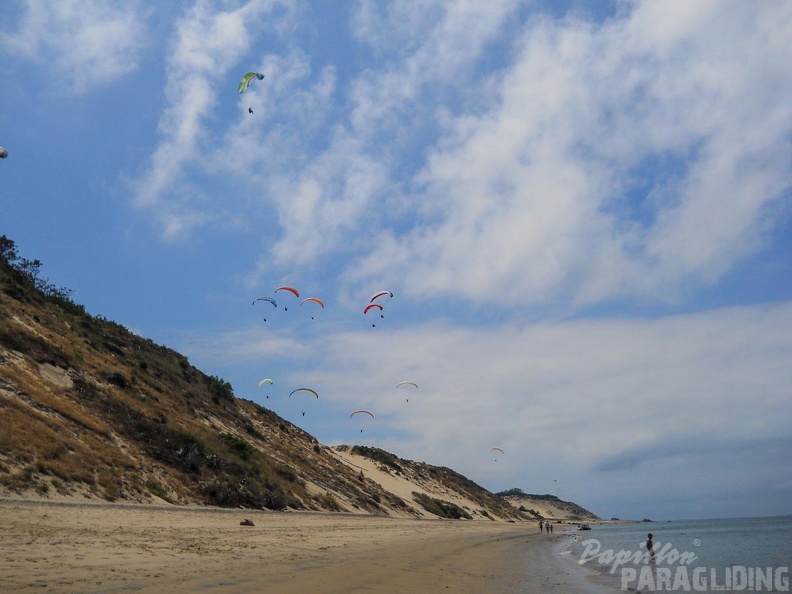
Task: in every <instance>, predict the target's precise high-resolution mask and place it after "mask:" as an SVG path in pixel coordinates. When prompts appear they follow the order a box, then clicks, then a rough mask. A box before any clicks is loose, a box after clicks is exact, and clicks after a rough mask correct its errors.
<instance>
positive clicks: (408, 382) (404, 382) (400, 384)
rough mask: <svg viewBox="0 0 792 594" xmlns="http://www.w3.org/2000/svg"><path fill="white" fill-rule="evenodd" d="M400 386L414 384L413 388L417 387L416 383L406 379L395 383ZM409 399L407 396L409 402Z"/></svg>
mask: <svg viewBox="0 0 792 594" xmlns="http://www.w3.org/2000/svg"><path fill="white" fill-rule="evenodd" d="M401 386H415V388H416V389H418V384H416V383H415V382H411V381H409V380H406V381H403V382H399V383H398V384H396V387H397V388H400V387H401ZM409 401H410V399H409V398H408V399H407V402H409Z"/></svg>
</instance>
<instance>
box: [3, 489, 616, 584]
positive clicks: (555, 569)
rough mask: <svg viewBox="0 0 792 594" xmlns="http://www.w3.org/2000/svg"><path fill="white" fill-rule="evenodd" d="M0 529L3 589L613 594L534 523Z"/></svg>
mask: <svg viewBox="0 0 792 594" xmlns="http://www.w3.org/2000/svg"><path fill="white" fill-rule="evenodd" d="M245 519H250V520H251V521H252V522H253V523H254V526H242V525H240V522H242V521H243V520H245ZM0 525H2V531H0V589H2V591H3V592H27V591H46V592H122V591H139V592H140V591H142V592H154V591H159V592H164V591H168V592H195V591H218V592H256V591H258V592H327V593H332V592H339V593H340V592H439V591H451V592H484V591H488V592H538V591H543V592H547V591H558V592H605V591H608V590H604V589H602V588H601V587H599V586H598V585H596V584H594V583H588V582H586V581H584V579H583V577H584V576H583V575H582V574H577V573H576V572H574V571H572V572H570V571H567V569H566V568H565V567H564V564H562V563H559V562H558V560H557V558H556V557H557V553H556V552H554V547H553V545H554V541H555V539H556V538H559V537H560V536H559V537H547V536H546V535H542V534H539V532H538V530H537V529H536V526H535V525H533V524H532V523H507V522H481V521H477V522H470V521H451V520H410V519H398V518H385V517H372V516H368V515H350V514H332V513H310V512H309V513H305V512H299V513H296V512H281V513H279V512H268V511H251V510H229V509H218V508H201V507H167V506H137V505H115V504H104V503H53V502H38V501H14V500H0Z"/></svg>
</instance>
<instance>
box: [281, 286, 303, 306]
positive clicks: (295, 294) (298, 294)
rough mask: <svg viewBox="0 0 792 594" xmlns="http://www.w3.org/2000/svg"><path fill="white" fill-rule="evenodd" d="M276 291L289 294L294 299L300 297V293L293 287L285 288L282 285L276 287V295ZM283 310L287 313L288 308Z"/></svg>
mask: <svg viewBox="0 0 792 594" xmlns="http://www.w3.org/2000/svg"><path fill="white" fill-rule="evenodd" d="M278 291H288V292H289V293H291V294H292V295H294V296H295V297H299V296H300V292H299V291H298V290H297V289H295V288H294V287H287V286H285V285H282V286H280V287H278V288H277V289H275V292H276V293H277V292H278ZM283 310H284V311H289V308H288V307H284V308H283Z"/></svg>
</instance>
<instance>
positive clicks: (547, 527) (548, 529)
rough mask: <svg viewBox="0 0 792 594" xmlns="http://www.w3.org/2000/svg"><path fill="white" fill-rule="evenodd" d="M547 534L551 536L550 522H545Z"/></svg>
mask: <svg viewBox="0 0 792 594" xmlns="http://www.w3.org/2000/svg"><path fill="white" fill-rule="evenodd" d="M545 532H547V533H548V534H550V520H545Z"/></svg>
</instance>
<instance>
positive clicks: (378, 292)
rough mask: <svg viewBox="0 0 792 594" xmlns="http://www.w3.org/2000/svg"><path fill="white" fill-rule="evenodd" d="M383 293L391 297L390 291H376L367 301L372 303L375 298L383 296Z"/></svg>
mask: <svg viewBox="0 0 792 594" xmlns="http://www.w3.org/2000/svg"><path fill="white" fill-rule="evenodd" d="M385 295H389V296H390V297H393V293H391V292H390V291H377V292H376V293H374V294H373V295H372V296H371V299H370V300H369V303H374V300H375V299H379V298H380V297H384V296H385Z"/></svg>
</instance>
